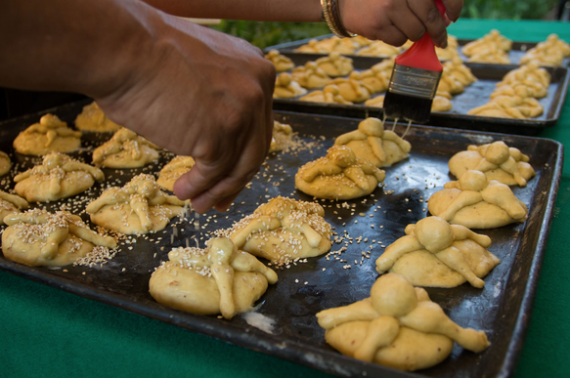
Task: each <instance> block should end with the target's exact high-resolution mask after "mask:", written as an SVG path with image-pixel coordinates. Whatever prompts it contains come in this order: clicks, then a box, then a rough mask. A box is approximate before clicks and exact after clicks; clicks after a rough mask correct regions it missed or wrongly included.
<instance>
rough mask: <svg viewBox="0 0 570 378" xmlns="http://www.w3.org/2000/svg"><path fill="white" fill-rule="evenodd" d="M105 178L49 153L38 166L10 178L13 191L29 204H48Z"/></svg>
mask: <svg viewBox="0 0 570 378" xmlns="http://www.w3.org/2000/svg"><path fill="white" fill-rule="evenodd" d="M104 180H105V175H104V174H103V172H102V171H101V170H100V169H99V168H95V167H92V166H90V165H89V164H85V163H81V162H79V161H77V160H75V159H72V158H70V157H69V156H67V155H65V154H60V153H57V152H52V153H50V154H48V155H46V156H44V159H43V162H42V164H41V165H36V166H35V167H34V168H32V169H28V170H27V171H25V172H23V173H20V174H19V175H17V176H16V177H14V181H15V182H16V187H15V188H14V190H15V191H16V193H18V194H19V195H20V196H22V197H24V198H26V199H27V200H28V201H30V202H52V201H57V200H60V199H62V198H67V197H71V196H74V195H76V194H79V193H81V192H84V191H86V190H87V189H89V188H90V187H92V186H93V184H94V183H95V181H98V182H102V181H104Z"/></svg>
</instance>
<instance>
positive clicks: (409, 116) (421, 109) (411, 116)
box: [384, 91, 433, 123]
mask: <svg viewBox="0 0 570 378" xmlns="http://www.w3.org/2000/svg"><path fill="white" fill-rule="evenodd" d="M432 103H433V99H432V100H430V99H429V98H421V97H414V96H406V95H402V94H398V93H392V92H390V91H388V92H386V97H384V115H385V116H386V117H388V118H393V119H401V120H408V121H412V122H414V123H426V122H428V121H429V116H430V113H431V105H432Z"/></svg>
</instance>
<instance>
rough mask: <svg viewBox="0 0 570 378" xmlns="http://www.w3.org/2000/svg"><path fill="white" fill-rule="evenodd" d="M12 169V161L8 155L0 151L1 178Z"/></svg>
mask: <svg viewBox="0 0 570 378" xmlns="http://www.w3.org/2000/svg"><path fill="white" fill-rule="evenodd" d="M10 168H12V161H11V160H10V156H8V154H7V153H5V152H3V151H0V176H4V175H5V174H6V173H8V172H10Z"/></svg>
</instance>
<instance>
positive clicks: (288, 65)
mask: <svg viewBox="0 0 570 378" xmlns="http://www.w3.org/2000/svg"><path fill="white" fill-rule="evenodd" d="M265 59H267V60H270V61H271V63H273V65H274V66H275V71H277V72H283V71H289V70H292V69H293V67H295V64H294V63H293V61H292V60H291V59H289V58H288V57H286V56H285V55H281V54H279V51H277V50H271V51H269V53H267V54H266V55H265Z"/></svg>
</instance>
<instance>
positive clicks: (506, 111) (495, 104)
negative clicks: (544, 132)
mask: <svg viewBox="0 0 570 378" xmlns="http://www.w3.org/2000/svg"><path fill="white" fill-rule="evenodd" d="M498 93H506V91H502V92H496V93H494V94H493V95H492V97H491V101H489V102H488V103H487V104H485V105H482V106H479V107H477V108H474V109H471V110H469V111H468V112H467V114H471V115H482V116H487V117H503V118H519V119H525V118H534V117H538V116H540V115H541V114H542V113H543V112H544V108H543V106H542V105H541V104H540V103H539V102H538V101H537V100H536V99H534V98H532V97H527V98H521V97H519V96H507V95H502V96H501V95H499V96H497V94H498Z"/></svg>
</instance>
